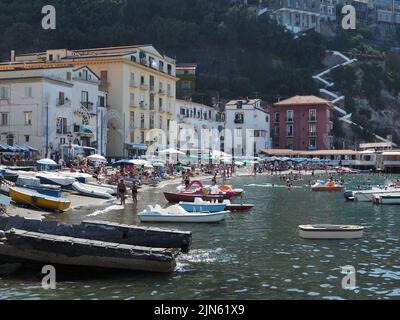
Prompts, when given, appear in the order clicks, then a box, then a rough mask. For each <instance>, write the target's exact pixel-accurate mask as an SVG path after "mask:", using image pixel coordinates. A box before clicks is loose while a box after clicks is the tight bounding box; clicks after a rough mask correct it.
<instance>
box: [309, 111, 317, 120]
mask: <svg viewBox="0 0 400 320" xmlns="http://www.w3.org/2000/svg"><path fill="white" fill-rule="evenodd" d="M308 120H309V121H317V110H316V109H310V111H309V112H308Z"/></svg>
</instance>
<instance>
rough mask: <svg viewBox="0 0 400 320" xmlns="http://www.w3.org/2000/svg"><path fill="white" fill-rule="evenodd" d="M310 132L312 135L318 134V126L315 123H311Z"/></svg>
mask: <svg viewBox="0 0 400 320" xmlns="http://www.w3.org/2000/svg"><path fill="white" fill-rule="evenodd" d="M308 133H309V135H310V136H311V137H315V136H316V135H317V126H316V125H315V123H310V125H309V130H308Z"/></svg>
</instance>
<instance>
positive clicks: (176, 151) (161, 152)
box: [159, 148, 185, 155]
mask: <svg viewBox="0 0 400 320" xmlns="http://www.w3.org/2000/svg"><path fill="white" fill-rule="evenodd" d="M159 154H180V155H185V153H184V152H182V151H179V150H176V149H174V148H170V149H166V150H163V151H160V152H159Z"/></svg>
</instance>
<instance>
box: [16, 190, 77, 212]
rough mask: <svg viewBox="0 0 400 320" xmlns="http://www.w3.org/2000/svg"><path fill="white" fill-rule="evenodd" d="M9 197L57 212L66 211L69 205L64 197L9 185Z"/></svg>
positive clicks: (69, 202) (21, 202)
mask: <svg viewBox="0 0 400 320" xmlns="http://www.w3.org/2000/svg"><path fill="white" fill-rule="evenodd" d="M10 197H11V199H12V200H13V201H14V202H16V203H20V204H27V205H30V206H32V207H35V208H40V209H46V210H53V211H57V212H62V211H67V210H68V209H69V208H70V206H71V201H69V200H68V199H66V198H55V197H50V196H46V195H44V194H40V193H39V192H37V191H36V190H31V189H26V188H20V187H10Z"/></svg>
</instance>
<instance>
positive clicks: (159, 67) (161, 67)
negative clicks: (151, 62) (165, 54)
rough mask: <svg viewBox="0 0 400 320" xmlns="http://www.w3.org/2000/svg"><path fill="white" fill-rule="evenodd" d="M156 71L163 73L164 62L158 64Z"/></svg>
mask: <svg viewBox="0 0 400 320" xmlns="http://www.w3.org/2000/svg"><path fill="white" fill-rule="evenodd" d="M158 70H160V71H161V72H164V62H162V61H159V62H158Z"/></svg>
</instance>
